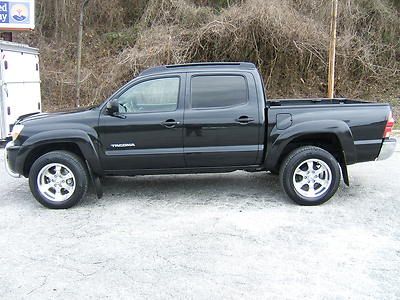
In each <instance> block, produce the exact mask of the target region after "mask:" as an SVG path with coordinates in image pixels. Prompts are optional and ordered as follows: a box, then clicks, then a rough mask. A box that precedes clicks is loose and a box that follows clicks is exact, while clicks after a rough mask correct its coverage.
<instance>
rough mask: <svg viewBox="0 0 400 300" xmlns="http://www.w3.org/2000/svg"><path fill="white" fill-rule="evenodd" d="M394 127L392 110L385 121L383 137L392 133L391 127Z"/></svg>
mask: <svg viewBox="0 0 400 300" xmlns="http://www.w3.org/2000/svg"><path fill="white" fill-rule="evenodd" d="M393 127H394V119H393V115H392V112H390V114H389V117H388V121H387V123H386V127H385V131H384V132H383V138H388V137H390V135H391V134H392V129H393Z"/></svg>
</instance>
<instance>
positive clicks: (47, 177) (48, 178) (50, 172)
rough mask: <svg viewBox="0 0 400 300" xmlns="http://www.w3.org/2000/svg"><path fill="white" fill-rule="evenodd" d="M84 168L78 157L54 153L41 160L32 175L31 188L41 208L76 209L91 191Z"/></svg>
mask: <svg viewBox="0 0 400 300" xmlns="http://www.w3.org/2000/svg"><path fill="white" fill-rule="evenodd" d="M88 183H89V175H88V172H87V169H86V167H85V164H84V163H83V162H82V160H81V159H80V158H79V157H78V156H77V155H75V154H73V153H71V152H67V151H53V152H49V153H46V154H44V155H42V156H41V157H39V158H38V159H37V160H36V161H35V162H34V163H33V165H32V167H31V169H30V171H29V186H30V189H31V192H32V194H33V196H35V198H36V200H37V201H39V202H40V203H41V204H42V205H44V206H46V207H48V208H52V209H65V208H70V207H72V206H74V205H76V204H77V203H78V202H79V201H80V200H81V199H83V198H84V196H85V195H86V192H87V189H88Z"/></svg>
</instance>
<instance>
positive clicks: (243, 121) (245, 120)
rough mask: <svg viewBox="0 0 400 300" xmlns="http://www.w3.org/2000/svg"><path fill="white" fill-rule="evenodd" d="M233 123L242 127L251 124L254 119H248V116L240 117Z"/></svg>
mask: <svg viewBox="0 0 400 300" xmlns="http://www.w3.org/2000/svg"><path fill="white" fill-rule="evenodd" d="M235 121H236V123H239V124H242V125H246V124H249V123H251V122H254V119H253V118H249V117H248V116H241V117H239V118H237V119H236V120H235Z"/></svg>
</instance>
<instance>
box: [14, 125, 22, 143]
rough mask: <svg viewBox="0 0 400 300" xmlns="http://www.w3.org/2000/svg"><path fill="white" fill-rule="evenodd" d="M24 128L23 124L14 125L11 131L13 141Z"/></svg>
mask: <svg viewBox="0 0 400 300" xmlns="http://www.w3.org/2000/svg"><path fill="white" fill-rule="evenodd" d="M22 129H24V125H22V124H17V125H14V127H13V129H12V131H11V137H12V140H13V141H15V140H16V139H17V138H18V136H19V135H20V133H21V131H22Z"/></svg>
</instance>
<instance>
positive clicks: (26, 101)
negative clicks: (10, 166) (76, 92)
mask: <svg viewBox="0 0 400 300" xmlns="http://www.w3.org/2000/svg"><path fill="white" fill-rule="evenodd" d="M0 51H1V53H0V55H1V57H0V140H3V139H5V138H6V137H7V136H9V135H10V133H11V130H12V127H13V125H14V123H15V121H16V120H17V119H18V117H19V116H21V115H25V114H30V113H35V112H41V107H42V103H41V96H40V75H39V50H38V49H36V48H32V47H29V46H28V45H24V44H17V43H11V42H5V41H0Z"/></svg>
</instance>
